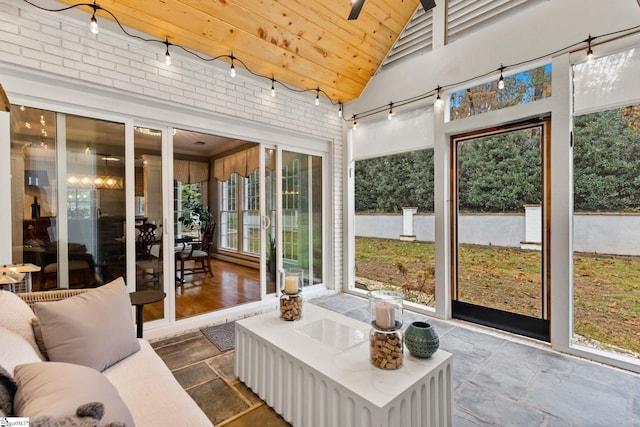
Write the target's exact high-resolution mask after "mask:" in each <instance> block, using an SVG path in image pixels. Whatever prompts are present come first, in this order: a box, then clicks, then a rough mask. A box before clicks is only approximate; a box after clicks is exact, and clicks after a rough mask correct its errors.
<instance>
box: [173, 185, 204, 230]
mask: <svg viewBox="0 0 640 427" xmlns="http://www.w3.org/2000/svg"><path fill="white" fill-rule="evenodd" d="M201 200H202V195H201V194H200V191H199V190H198V189H197V188H193V186H191V185H183V186H182V215H181V216H180V217H179V218H178V221H180V222H181V223H182V226H183V227H184V228H185V229H187V230H192V231H197V232H198V236H199V237H200V236H201V235H202V232H203V231H204V229H205V227H206V226H207V222H208V221H209V220H210V219H211V216H212V215H211V212H209V206H207V205H203V204H202V203H201Z"/></svg>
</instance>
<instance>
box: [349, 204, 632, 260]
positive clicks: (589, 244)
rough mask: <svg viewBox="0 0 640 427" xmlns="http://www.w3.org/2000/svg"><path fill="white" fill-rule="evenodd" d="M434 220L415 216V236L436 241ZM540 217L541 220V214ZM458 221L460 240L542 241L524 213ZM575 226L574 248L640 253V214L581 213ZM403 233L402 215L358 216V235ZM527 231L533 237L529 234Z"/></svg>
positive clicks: (496, 243)
mask: <svg viewBox="0 0 640 427" xmlns="http://www.w3.org/2000/svg"><path fill="white" fill-rule="evenodd" d="M434 220H435V219H434V216H433V215H428V214H422V215H421V214H418V215H414V216H413V226H414V234H415V235H416V240H418V241H422V242H433V241H435V238H434V229H435V225H434ZM537 220H538V221H540V218H539V217H538V218H537ZM459 221H460V235H459V238H460V242H461V243H472V244H476V245H494V246H508V247H514V248H519V247H520V246H521V245H520V244H521V243H522V242H523V241H527V242H529V243H530V242H539V241H540V226H539V223H538V226H537V234H536V233H530V230H529V229H528V228H527V225H526V221H527V219H526V216H523V215H462V216H461V217H460V218H459ZM573 228H574V239H575V240H574V242H573V248H574V250H575V251H576V252H587V253H598V254H609V255H633V256H639V255H640V244H639V243H638V242H640V216H637V215H586V214H579V215H574V217H573ZM401 234H403V226H402V216H401V215H356V217H355V235H356V236H361V237H379V238H383V239H396V240H397V239H400V235H401ZM527 235H530V237H529V238H527ZM535 236H537V237H535ZM534 237H535V238H534ZM527 239H528V240H527Z"/></svg>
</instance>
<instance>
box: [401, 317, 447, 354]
mask: <svg viewBox="0 0 640 427" xmlns="http://www.w3.org/2000/svg"><path fill="white" fill-rule="evenodd" d="M404 343H405V345H406V346H407V350H409V353H411V355H412V356H415V357H419V358H421V359H426V358H428V357H431V356H432V355H433V353H435V352H436V351H437V350H438V347H439V346H440V339H439V338H438V334H437V333H436V331H435V330H434V329H433V328H432V327H431V325H430V324H428V323H426V322H413V323H411V324H410V325H409V327H408V328H407V330H406V331H405V333H404Z"/></svg>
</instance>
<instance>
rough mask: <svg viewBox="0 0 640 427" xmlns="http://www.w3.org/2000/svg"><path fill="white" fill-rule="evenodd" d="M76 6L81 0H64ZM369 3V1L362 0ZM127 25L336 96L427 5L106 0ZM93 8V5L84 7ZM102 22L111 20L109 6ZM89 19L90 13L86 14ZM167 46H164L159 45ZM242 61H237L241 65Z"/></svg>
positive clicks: (355, 92)
mask: <svg viewBox="0 0 640 427" xmlns="http://www.w3.org/2000/svg"><path fill="white" fill-rule="evenodd" d="M60 1H61V2H62V3H65V4H68V5H72V4H77V1H76V0H60ZM359 1H362V0H359ZM97 4H98V5H99V6H100V7H102V8H104V9H107V10H108V11H110V12H112V13H113V14H114V15H115V16H116V17H117V18H118V20H119V21H120V23H121V24H123V25H125V26H127V27H130V28H134V29H136V30H139V31H142V32H144V33H147V34H149V35H151V36H153V37H154V38H157V39H160V40H165V39H166V38H167V37H168V40H169V42H170V43H172V44H177V45H180V46H184V47H186V48H188V49H191V50H193V51H196V52H198V53H200V54H203V55H206V56H209V57H215V56H218V55H229V54H233V55H234V57H237V58H238V59H240V60H242V61H243V62H244V63H245V64H246V65H247V66H248V67H249V68H250V69H251V70H253V71H255V72H257V73H259V74H262V75H264V76H269V77H270V76H274V78H275V79H276V80H278V81H281V82H285V83H287V84H289V85H293V86H295V87H297V88H301V89H315V88H316V87H320V89H322V90H323V91H324V92H326V94H328V95H329V96H330V97H331V98H332V99H333V100H334V101H337V100H340V101H342V102H347V101H350V100H352V99H354V98H357V97H358V96H359V95H360V94H361V92H362V91H363V89H364V88H365V86H366V85H367V82H368V81H369V79H370V78H371V77H372V76H373V75H374V74H375V73H376V72H377V70H378V68H379V67H380V64H381V62H382V61H383V59H384V58H385V56H386V55H387V52H388V51H389V49H391V47H392V46H393V44H394V42H395V40H396V39H397V37H398V35H399V34H400V32H402V30H403V28H404V27H405V25H406V24H407V22H408V21H409V19H410V18H411V16H412V15H413V13H414V12H415V10H416V8H417V7H418V6H419V5H420V1H419V0H366V2H365V4H364V7H363V8H362V11H361V13H360V16H359V17H358V19H357V20H352V21H349V20H347V17H348V16H349V12H350V10H351V0H159V1H141V0H99V1H98V2H97ZM82 9H83V10H86V11H87V13H88V14H90V13H91V12H92V9H91V8H90V7H83V8H82ZM96 16H97V19H98V22H99V21H100V20H102V19H112V18H111V17H110V16H109V15H108V14H107V13H105V12H104V11H101V10H98V12H97V13H96ZM87 20H88V18H87ZM159 49H160V50H163V49H164V46H162V45H159ZM236 67H238V65H236Z"/></svg>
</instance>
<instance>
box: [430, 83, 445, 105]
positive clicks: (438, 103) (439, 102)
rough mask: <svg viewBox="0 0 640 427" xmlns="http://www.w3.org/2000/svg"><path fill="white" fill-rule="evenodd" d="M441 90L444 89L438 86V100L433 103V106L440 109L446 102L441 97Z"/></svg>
mask: <svg viewBox="0 0 640 427" xmlns="http://www.w3.org/2000/svg"><path fill="white" fill-rule="evenodd" d="M440 89H442V88H441V87H440V86H438V87H437V88H436V90H437V91H438V92H437V95H436V100H435V102H434V103H433V105H434V106H435V107H436V108H440V107H442V104H443V103H444V101H443V100H442V98H441V97H440Z"/></svg>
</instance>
